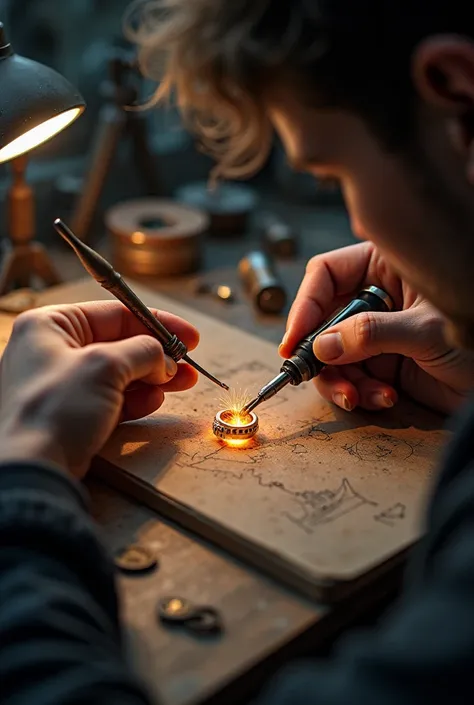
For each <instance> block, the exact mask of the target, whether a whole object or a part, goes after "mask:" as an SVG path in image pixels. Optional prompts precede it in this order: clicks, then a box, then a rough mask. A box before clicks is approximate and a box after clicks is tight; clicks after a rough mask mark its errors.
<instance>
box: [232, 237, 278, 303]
mask: <svg viewBox="0 0 474 705" xmlns="http://www.w3.org/2000/svg"><path fill="white" fill-rule="evenodd" d="M239 274H240V276H241V279H242V282H243V284H244V286H245V288H246V290H247V292H248V293H249V294H250V296H251V297H252V300H253V303H254V305H255V306H256V307H257V308H258V309H259V310H260V311H262V312H263V313H272V314H279V313H281V312H282V311H283V309H284V308H285V306H286V303H287V298H288V297H287V293H286V291H285V289H284V287H283V284H282V283H281V282H280V281H279V279H278V277H277V274H276V272H275V269H274V267H273V263H272V261H271V259H270V257H269V255H268V254H267V253H266V252H261V251H259V250H255V251H254V252H250V253H249V254H248V255H247V256H246V257H244V258H243V259H242V260H241V261H240V262H239Z"/></svg>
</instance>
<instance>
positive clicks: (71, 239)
mask: <svg viewBox="0 0 474 705" xmlns="http://www.w3.org/2000/svg"><path fill="white" fill-rule="evenodd" d="M54 227H55V228H56V230H57V231H58V233H59V234H60V235H61V236H62V237H63V238H64V239H65V240H66V242H68V243H69V244H70V245H71V247H72V249H73V250H74V252H75V253H76V255H77V256H78V258H79V260H80V261H81V262H82V264H83V266H84V268H85V269H86V271H88V272H89V274H90V275H91V276H92V277H93V279H95V281H96V282H98V283H99V284H100V285H101V286H102V287H103V288H104V289H107V291H110V293H111V294H113V295H114V296H115V297H116V298H117V299H118V300H119V301H121V302H122V303H123V304H124V306H126V307H127V308H128V310H129V311H131V312H132V313H133V314H134V315H135V316H136V317H137V318H138V320H139V321H140V322H141V323H143V325H144V326H145V328H147V330H148V331H149V332H150V333H151V335H152V336H153V337H154V338H156V339H157V340H159V342H160V343H161V344H162V345H163V349H164V351H165V353H166V354H167V355H168V356H169V357H171V358H173V360H174V361H175V362H179V360H184V361H185V362H187V363H188V364H189V365H191V366H192V367H194V369H195V370H197V371H198V372H200V373H201V374H202V375H204V376H205V377H207V379H210V380H211V382H214V384H217V385H218V386H219V387H222V389H226V390H228V389H229V387H228V386H227V385H226V384H224V382H221V381H220V380H218V379H217V378H216V377H214V375H211V373H210V372H207V370H205V369H203V368H202V367H201V365H198V363H197V362H195V361H194V360H192V359H191V358H190V357H189V356H188V350H187V348H186V345H185V344H184V343H183V342H182V341H181V340H180V339H179V338H178V337H177V336H176V335H173V333H170V331H169V330H168V329H167V328H165V326H164V325H163V324H162V323H161V322H160V321H159V320H158V319H157V318H155V316H154V315H153V314H152V312H151V311H150V309H149V308H148V306H146V305H145V304H144V303H143V301H141V299H139V298H138V296H137V295H136V294H135V292H134V291H132V289H130V287H129V286H128V284H126V283H125V282H124V280H123V279H122V276H121V275H120V274H119V273H118V272H116V271H115V269H114V268H113V267H112V265H111V264H110V263H109V262H107V260H106V259H105V258H104V257H102V255H99V253H98V252H96V251H95V250H93V249H92V247H89V246H88V245H86V244H85V243H84V242H82V240H80V239H79V238H78V237H77V236H76V235H74V233H73V232H72V230H70V229H69V228H68V226H67V225H66V224H65V223H63V221H62V220H60V219H59V218H58V219H57V220H55V221H54Z"/></svg>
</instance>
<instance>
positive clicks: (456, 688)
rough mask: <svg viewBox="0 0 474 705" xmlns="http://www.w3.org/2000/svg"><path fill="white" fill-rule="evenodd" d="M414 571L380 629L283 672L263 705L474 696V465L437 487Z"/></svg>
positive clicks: (417, 702) (405, 702) (441, 701)
mask: <svg viewBox="0 0 474 705" xmlns="http://www.w3.org/2000/svg"><path fill="white" fill-rule="evenodd" d="M471 438H472V437H471ZM471 446H472V440H471ZM408 576H409V581H408V584H407V586H406V590H405V591H404V593H403V596H402V598H401V600H400V601H399V602H398V604H397V605H396V606H395V607H394V608H393V609H392V611H391V614H390V615H389V616H388V618H387V619H386V620H385V621H384V622H383V624H381V625H380V628H379V629H378V630H377V631H371V632H368V633H366V634H359V635H358V636H354V637H352V638H351V637H348V638H347V639H346V640H345V641H344V642H343V643H341V644H340V647H339V649H338V651H337V654H336V656H335V657H334V658H332V659H331V660H328V661H326V662H319V663H316V664H315V663H307V664H301V665H299V666H297V667H294V668H291V669H289V670H287V671H286V672H285V673H282V674H281V675H280V677H279V678H277V680H276V681H275V682H274V683H273V684H272V686H271V687H270V688H269V689H268V690H267V692H266V693H265V694H264V695H263V696H262V697H261V699H260V700H259V702H258V705H290V704H291V705H303V704H304V705H313V704H314V705H381V704H382V703H383V705H426V703H429V704H430V705H461V704H462V705H465V704H466V703H472V702H474V695H473V673H474V466H473V465H472V464H470V465H468V466H466V467H465V468H464V469H463V470H462V472H460V473H458V474H457V475H456V476H454V477H453V476H449V478H448V476H446V481H445V482H443V485H442V487H439V488H438V490H437V492H436V496H435V498H434V502H433V503H432V505H431V509H430V513H429V525H428V527H427V534H426V538H425V539H424V540H423V541H422V543H421V545H420V546H419V547H418V549H417V550H416V551H415V555H414V557H413V561H412V563H411V567H410V570H409V573H408Z"/></svg>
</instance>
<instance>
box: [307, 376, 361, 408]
mask: <svg viewBox="0 0 474 705" xmlns="http://www.w3.org/2000/svg"><path fill="white" fill-rule="evenodd" d="M314 384H315V386H316V389H317V390H318V392H319V393H320V394H321V396H322V397H323V399H326V401H329V402H332V403H333V404H336V406H339V407H340V408H341V409H344V411H352V409H355V407H356V406H357V405H358V403H359V394H358V391H357V387H356V386H355V385H354V384H353V383H352V382H350V381H349V380H348V379H347V378H346V377H345V376H344V373H343V370H342V369H338V368H336V367H325V368H324V369H323V370H322V371H321V373H320V374H319V375H318V376H317V377H316V378H315V380H314Z"/></svg>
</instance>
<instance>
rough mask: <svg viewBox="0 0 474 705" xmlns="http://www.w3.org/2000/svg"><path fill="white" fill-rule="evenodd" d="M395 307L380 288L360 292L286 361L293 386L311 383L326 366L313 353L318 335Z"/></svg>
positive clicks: (370, 288)
mask: <svg viewBox="0 0 474 705" xmlns="http://www.w3.org/2000/svg"><path fill="white" fill-rule="evenodd" d="M392 307H393V305H392V302H391V299H390V297H389V296H388V294H386V293H385V292H384V291H383V290H382V289H379V288H378V287H369V288H368V289H364V290H363V291H361V292H360V294H359V295H358V296H357V298H356V299H353V300H352V301H351V302H350V304H348V305H347V306H346V307H345V308H343V309H342V310H341V311H339V312H338V313H337V314H336V315H335V316H333V317H332V318H331V319H330V320H329V321H326V322H325V323H323V324H322V325H321V326H320V327H319V328H317V329H316V330H315V331H314V332H313V333H311V334H310V335H308V336H307V337H306V338H304V339H303V340H302V341H301V342H300V343H299V344H298V347H297V348H296V349H295V351H294V353H293V355H292V356H291V357H290V358H289V359H288V360H285V362H284V363H283V365H282V367H281V371H282V372H286V373H287V374H288V375H289V376H290V377H291V382H290V384H292V385H293V386H297V385H299V384H301V383H302V382H309V380H311V379H313V378H314V377H316V375H318V374H319V373H320V372H321V370H322V369H323V367H324V366H325V364H324V363H323V362H321V361H320V360H318V358H317V357H316V355H315V354H314V352H313V343H314V341H315V339H316V338H317V337H318V335H321V333H323V332H324V331H325V330H327V329H328V328H332V326H335V325H336V324H337V323H340V322H341V321H345V320H346V319H347V318H350V317H351V316H355V315H356V314H358V313H362V312H364V311H382V312H383V311H390V310H391V309H392Z"/></svg>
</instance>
